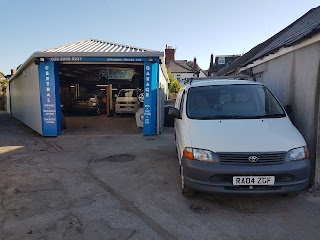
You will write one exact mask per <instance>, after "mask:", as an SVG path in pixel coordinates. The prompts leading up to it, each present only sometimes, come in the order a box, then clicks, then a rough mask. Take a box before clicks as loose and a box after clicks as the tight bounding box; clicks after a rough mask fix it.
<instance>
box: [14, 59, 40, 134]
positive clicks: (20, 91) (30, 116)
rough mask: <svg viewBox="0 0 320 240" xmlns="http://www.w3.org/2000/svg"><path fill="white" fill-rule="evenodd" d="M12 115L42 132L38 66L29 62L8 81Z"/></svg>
mask: <svg viewBox="0 0 320 240" xmlns="http://www.w3.org/2000/svg"><path fill="white" fill-rule="evenodd" d="M9 97H10V100H11V109H10V112H11V114H12V116H14V117H15V118H17V119H18V120H19V121H21V122H23V123H24V124H26V125H27V126H28V127H30V128H32V129H34V130H35V131H36V132H38V133H40V134H42V121H41V111H40V90H39V73H38V66H37V65H35V64H34V63H32V64H30V65H29V66H28V67H27V68H26V69H25V70H24V71H23V72H21V73H20V75H19V76H18V77H17V78H15V79H13V80H12V81H10V96H9Z"/></svg>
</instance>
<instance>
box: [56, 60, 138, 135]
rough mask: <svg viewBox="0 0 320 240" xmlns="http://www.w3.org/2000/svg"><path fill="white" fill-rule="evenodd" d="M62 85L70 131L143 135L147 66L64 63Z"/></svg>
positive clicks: (61, 95)
mask: <svg viewBox="0 0 320 240" xmlns="http://www.w3.org/2000/svg"><path fill="white" fill-rule="evenodd" d="M59 81H60V103H61V109H62V112H63V114H64V116H65V121H66V125H67V129H68V130H69V131H72V132H81V133H83V132H90V131H93V132H101V133H114V134H118V133H142V129H141V128H138V126H137V123H136V114H135V113H136V112H137V111H138V110H139V108H143V93H144V63H101V62H82V63H74V62H60V63H59Z"/></svg>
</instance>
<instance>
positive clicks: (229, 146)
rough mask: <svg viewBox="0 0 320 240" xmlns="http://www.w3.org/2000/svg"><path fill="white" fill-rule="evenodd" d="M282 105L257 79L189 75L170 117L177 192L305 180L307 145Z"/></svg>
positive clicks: (261, 188)
mask: <svg viewBox="0 0 320 240" xmlns="http://www.w3.org/2000/svg"><path fill="white" fill-rule="evenodd" d="M290 111H291V107H290V105H287V106H285V107H282V106H281V104H280V103H279V101H278V100H277V98H276V97H275V96H274V95H273V94H272V93H271V91H270V90H269V89H268V88H267V87H266V86H265V85H263V84H262V83H258V82H255V81H247V80H236V79H224V80H214V79H210V80H208V79H206V80H200V79H199V80H193V81H191V82H189V83H188V84H187V85H186V86H184V87H183V88H181V89H180V91H179V93H178V95H177V98H176V102H175V107H174V108H171V109H170V110H169V115H170V116H172V117H174V118H175V126H174V128H175V139H176V147H177V152H178V158H179V164H180V174H181V185H182V193H183V194H184V195H185V196H193V195H194V194H195V192H196V191H204V192H213V193H215V192H217V193H245V194H251V193H260V194H266V193H277V194H284V195H290V196H294V195H296V194H298V193H299V192H300V191H302V190H304V189H305V188H307V186H308V180H309V172H310V163H309V160H308V157H309V151H308V148H307V145H306V142H305V140H304V138H303V137H302V135H301V134H300V132H299V131H298V130H297V129H296V127H295V126H294V125H293V124H292V123H291V121H290V119H289V117H288V114H290Z"/></svg>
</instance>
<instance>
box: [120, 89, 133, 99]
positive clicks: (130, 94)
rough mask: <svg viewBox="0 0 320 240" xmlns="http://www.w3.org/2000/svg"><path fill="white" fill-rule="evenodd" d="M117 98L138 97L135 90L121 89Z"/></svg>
mask: <svg viewBox="0 0 320 240" xmlns="http://www.w3.org/2000/svg"><path fill="white" fill-rule="evenodd" d="M118 97H138V94H137V90H135V89H122V90H120V92H119V94H118Z"/></svg>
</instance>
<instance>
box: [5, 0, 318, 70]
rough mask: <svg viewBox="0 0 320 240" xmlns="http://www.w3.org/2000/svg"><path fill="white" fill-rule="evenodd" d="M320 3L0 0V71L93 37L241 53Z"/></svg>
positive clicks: (189, 54) (181, 52)
mask: <svg viewBox="0 0 320 240" xmlns="http://www.w3.org/2000/svg"><path fill="white" fill-rule="evenodd" d="M319 5H320V0H224V1H216V0H162V1H151V0H149V1H148V0H126V1H125V0H122V1H120V0H89V1H88V0H87V1H86V0H55V1H49V0H47V1H45V0H28V1H25V0H0V12H1V20H0V27H1V33H2V36H1V39H0V54H1V55H0V71H2V72H3V73H5V74H9V73H10V69H12V68H16V67H17V66H18V65H19V64H21V63H23V62H24V61H25V60H26V59H27V58H28V57H29V56H30V55H31V54H32V53H33V52H35V51H37V50H43V49H47V48H51V47H56V46H59V45H63V44H67V43H71V42H75V41H79V40H83V39H87V38H96V39H100V40H106V41H111V42H116V43H122V44H127V45H133V46H137V47H142V48H148V49H154V50H158V51H164V49H165V46H166V44H168V45H170V46H173V47H174V48H176V49H177V50H176V59H179V60H193V58H194V57H197V61H198V64H199V65H200V67H201V68H203V69H207V68H208V67H209V61H210V55H211V53H213V54H214V55H225V54H243V53H245V52H247V51H249V50H250V49H251V48H253V47H254V46H256V45H257V44H259V43H261V42H263V41H265V40H266V39H268V38H269V37H271V36H272V35H274V34H276V33H277V32H279V31H280V30H282V29H283V28H285V27H286V26H288V25H289V24H291V23H292V22H293V21H295V20H296V19H298V18H299V17H301V16H302V15H303V14H305V13H306V12H307V11H309V10H310V9H311V8H314V7H317V6H319Z"/></svg>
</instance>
